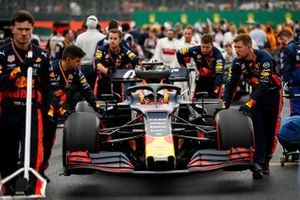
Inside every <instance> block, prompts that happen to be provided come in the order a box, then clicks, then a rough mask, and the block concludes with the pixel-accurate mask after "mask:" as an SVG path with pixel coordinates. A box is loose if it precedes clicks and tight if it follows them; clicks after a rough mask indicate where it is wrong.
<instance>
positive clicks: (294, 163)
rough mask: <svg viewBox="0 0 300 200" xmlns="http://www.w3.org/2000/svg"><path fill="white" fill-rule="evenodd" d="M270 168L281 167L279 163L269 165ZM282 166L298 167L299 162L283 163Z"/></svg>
mask: <svg viewBox="0 0 300 200" xmlns="http://www.w3.org/2000/svg"><path fill="white" fill-rule="evenodd" d="M270 166H281V163H279V162H278V163H273V162H272V163H270ZM284 166H300V162H285V163H284Z"/></svg>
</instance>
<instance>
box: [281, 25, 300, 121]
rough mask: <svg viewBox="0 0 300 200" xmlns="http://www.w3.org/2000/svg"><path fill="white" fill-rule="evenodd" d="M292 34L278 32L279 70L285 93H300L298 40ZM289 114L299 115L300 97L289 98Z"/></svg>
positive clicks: (286, 31)
mask: <svg viewBox="0 0 300 200" xmlns="http://www.w3.org/2000/svg"><path fill="white" fill-rule="evenodd" d="M293 38H294V37H293V34H292V33H291V32H290V31H288V30H283V31H281V32H280V33H279V34H278V43H279V44H280V46H281V49H280V71H281V74H282V78H283V81H284V91H285V93H287V94H290V95H293V94H300V42H299V41H295V40H293ZM290 115H300V98H299V97H295V98H291V100H290Z"/></svg>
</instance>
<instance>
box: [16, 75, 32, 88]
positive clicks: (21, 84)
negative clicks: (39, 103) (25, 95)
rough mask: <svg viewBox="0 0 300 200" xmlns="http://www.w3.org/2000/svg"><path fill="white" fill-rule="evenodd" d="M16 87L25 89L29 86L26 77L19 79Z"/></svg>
mask: <svg viewBox="0 0 300 200" xmlns="http://www.w3.org/2000/svg"><path fill="white" fill-rule="evenodd" d="M32 85H34V79H33V80H32ZM15 86H16V87H17V88H25V87H26V86H27V79H26V78H25V77H24V76H21V77H19V78H17V80H16V82H15Z"/></svg>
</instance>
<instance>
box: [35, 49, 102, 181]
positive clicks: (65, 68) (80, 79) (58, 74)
mask: <svg viewBox="0 0 300 200" xmlns="http://www.w3.org/2000/svg"><path fill="white" fill-rule="evenodd" d="M84 55H85V53H84V52H83V51H82V49H80V48H79V47H77V46H74V45H70V46H67V47H66V48H65V50H64V51H63V55H62V59H61V60H59V61H57V62H54V63H52V66H51V67H50V83H51V88H50V91H51V93H52V94H53V95H52V96H51V97H53V98H51V99H50V100H49V101H50V108H49V110H48V112H47V120H46V121H45V123H44V126H45V128H46V130H45V134H44V138H43V145H44V158H43V162H42V165H41V174H42V175H43V176H44V177H45V178H46V179H47V181H48V182H49V181H50V179H49V178H48V177H47V176H45V174H44V171H45V170H46V169H47V167H48V165H49V164H48V162H49V158H50V155H51V150H52V147H53V144H54V140H55V132H56V127H57V118H58V117H62V118H64V119H66V117H67V116H68V115H69V114H70V112H69V110H68V108H66V107H65V101H66V96H67V95H66V94H67V93H68V92H73V91H76V90H78V91H80V92H81V93H82V96H83V97H84V98H85V100H86V101H87V102H88V103H89V104H90V105H91V106H92V107H93V109H94V110H95V111H96V112H99V113H100V112H101V109H100V104H98V103H97V101H96V100H97V99H96V97H95V96H94V94H93V90H92V89H91V87H90V85H89V84H88V83H87V80H86V79H85V77H84V75H83V73H82V72H81V70H80V69H79V67H80V61H81V58H82V57H83V56H84ZM71 90H72V91H71Z"/></svg>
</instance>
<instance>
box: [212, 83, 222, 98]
mask: <svg viewBox="0 0 300 200" xmlns="http://www.w3.org/2000/svg"><path fill="white" fill-rule="evenodd" d="M219 90H220V87H218V86H217V87H215V89H214V91H213V93H211V94H210V97H211V98H219Z"/></svg>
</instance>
